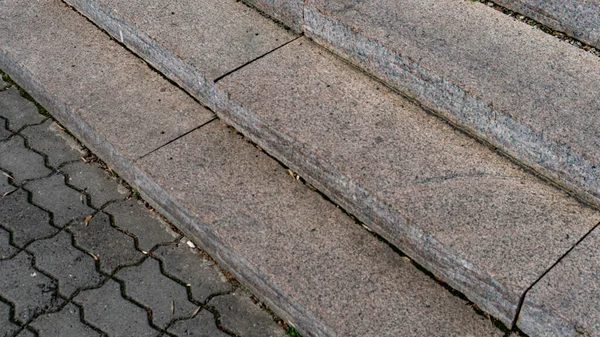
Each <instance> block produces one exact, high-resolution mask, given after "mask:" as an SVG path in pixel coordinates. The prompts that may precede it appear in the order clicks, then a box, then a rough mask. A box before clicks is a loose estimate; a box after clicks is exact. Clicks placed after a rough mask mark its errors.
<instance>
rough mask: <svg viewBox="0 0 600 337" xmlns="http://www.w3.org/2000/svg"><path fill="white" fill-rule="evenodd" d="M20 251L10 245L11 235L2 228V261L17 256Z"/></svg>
mask: <svg viewBox="0 0 600 337" xmlns="http://www.w3.org/2000/svg"><path fill="white" fill-rule="evenodd" d="M18 251H19V249H17V247H15V246H13V245H11V244H10V233H9V232H8V231H5V230H4V229H2V228H0V260H4V259H7V258H9V257H11V256H13V255H15V254H16V253H17V252H18Z"/></svg>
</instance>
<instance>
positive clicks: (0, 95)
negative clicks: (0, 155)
mask: <svg viewBox="0 0 600 337" xmlns="http://www.w3.org/2000/svg"><path fill="white" fill-rule="evenodd" d="M0 116H1V117H4V118H6V119H7V120H8V129H9V130H12V131H14V132H16V131H18V130H20V129H21V128H22V127H24V126H26V125H32V124H37V123H41V122H42V121H44V119H46V117H45V116H43V115H40V113H39V112H38V109H37V107H36V106H35V104H33V103H32V102H30V101H28V100H27V99H25V98H23V97H21V95H20V94H19V90H18V89H17V88H15V87H11V88H8V89H7V90H4V91H1V92H0Z"/></svg>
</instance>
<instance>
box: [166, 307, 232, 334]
mask: <svg viewBox="0 0 600 337" xmlns="http://www.w3.org/2000/svg"><path fill="white" fill-rule="evenodd" d="M167 331H169V332H171V333H173V334H175V335H177V336H179V337H226V336H229V335H228V334H226V333H224V332H223V331H221V330H219V328H218V327H217V323H216V321H215V316H214V315H213V314H212V313H210V312H209V311H207V310H202V311H200V312H199V313H198V314H197V315H196V316H194V317H193V318H190V319H186V320H182V321H177V322H175V323H174V324H173V325H172V326H171V327H170V328H169V329H168V330H167Z"/></svg>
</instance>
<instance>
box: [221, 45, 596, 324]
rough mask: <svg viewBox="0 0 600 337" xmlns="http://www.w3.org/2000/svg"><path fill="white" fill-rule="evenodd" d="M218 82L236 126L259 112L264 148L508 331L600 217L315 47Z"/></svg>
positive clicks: (278, 55) (284, 53) (290, 49)
mask: <svg viewBox="0 0 600 337" xmlns="http://www.w3.org/2000/svg"><path fill="white" fill-rule="evenodd" d="M257 83H260V85H257ZM218 85H220V86H222V87H223V88H224V90H226V91H227V92H229V93H230V96H231V97H232V99H235V100H237V101H239V102H244V103H246V106H245V108H237V109H236V108H232V109H231V110H232V111H235V114H236V115H233V116H232V119H236V121H237V120H240V122H239V123H240V124H242V123H243V121H241V119H244V118H245V117H243V116H249V115H256V116H257V120H258V121H260V122H257V123H255V124H250V126H249V127H248V128H249V131H248V132H250V133H252V134H257V133H261V136H260V138H258V139H256V141H257V143H258V144H259V145H260V146H262V147H263V148H265V149H267V150H268V152H269V153H271V154H273V155H275V157H277V158H280V159H282V160H283V161H284V163H289V165H290V166H291V167H292V168H293V169H294V170H295V171H296V172H298V173H299V174H300V175H301V176H303V177H305V178H307V179H308V180H309V181H310V182H311V183H313V185H315V186H317V187H318V188H319V189H320V190H321V191H325V193H326V194H328V195H329V196H330V197H332V198H333V199H334V200H337V201H338V202H339V203H340V204H342V206H343V207H344V208H345V209H347V210H349V211H350V212H351V213H352V214H354V215H356V216H358V217H359V218H360V219H361V220H363V221H364V222H365V223H367V224H368V225H370V226H372V228H373V229H374V230H375V231H376V232H378V233H380V234H382V235H383V236H384V237H386V238H387V239H388V240H389V241H391V242H392V243H393V244H395V245H397V246H398V247H399V248H400V249H401V250H403V251H404V252H405V253H407V254H408V255H409V256H411V257H413V258H414V259H416V260H417V261H418V262H419V263H420V264H422V265H423V266H425V268H427V269H428V270H430V271H431V272H433V273H434V274H436V275H437V276H439V277H440V278H441V279H443V280H444V281H445V282H448V283H449V284H450V285H451V286H452V287H454V288H455V289H458V290H460V291H461V292H463V293H464V294H465V295H466V296H467V297H468V298H469V299H471V300H472V301H474V302H475V303H476V304H477V305H479V306H480V307H481V308H482V309H484V310H485V311H487V312H489V313H491V314H492V315H493V316H495V317H498V318H500V319H501V320H502V321H503V322H504V323H505V324H507V325H510V324H511V322H512V320H513V319H514V316H515V314H516V309H517V306H518V303H519V299H520V296H521V295H522V294H523V292H524V291H525V290H526V289H527V288H528V287H529V286H530V285H531V284H532V283H533V282H535V280H537V279H538V278H539V277H540V276H541V275H542V274H543V273H544V272H545V271H546V270H547V269H548V268H550V266H552V264H553V263H554V262H555V261H556V260H558V259H559V258H560V257H561V256H562V255H563V254H564V253H565V252H566V251H567V250H568V249H569V248H570V247H571V246H572V245H573V244H575V243H576V242H577V240H579V239H580V238H581V237H582V236H583V235H585V233H587V232H588V231H589V230H590V229H591V228H592V226H594V225H595V224H596V223H597V222H598V221H600V213H598V212H595V211H593V210H592V209H588V208H586V207H583V206H582V205H581V204H579V203H578V202H577V201H575V200H574V199H572V198H570V197H568V196H567V195H566V194H565V193H563V192H561V191H559V190H557V189H556V188H555V187H553V186H550V185H547V184H545V183H543V182H542V181H540V180H539V179H538V178H537V177H535V176H533V175H531V174H527V173H525V172H523V171H522V170H521V169H520V168H518V167H517V166H516V165H514V164H512V163H511V162H510V161H508V160H506V159H505V158H503V157H500V156H499V155H497V154H495V153H493V152H492V151H490V150H489V149H488V148H486V147H485V146H483V145H481V144H479V143H477V142H476V141H474V140H473V139H471V138H469V137H467V136H465V135H462V134H460V133H458V132H457V131H455V130H454V129H453V128H451V127H450V126H449V125H447V124H445V123H443V122H441V121H440V120H439V119H437V118H434V117H433V116H430V115H428V114H426V113H425V112H424V111H423V110H421V109H419V108H417V107H416V106H415V105H413V104H411V103H410V102H409V101H407V100H405V99H401V98H400V97H399V96H397V95H396V94H394V93H393V92H391V91H390V90H388V89H386V88H385V87H384V86H383V85H381V84H380V83H378V82H376V81H373V80H371V79H368V78H367V77H365V76H364V75H363V74H362V73H360V72H359V71H356V70H352V69H349V68H348V66H347V65H346V64H345V63H343V62H342V61H340V60H338V59H336V58H335V57H334V56H332V55H330V54H326V53H325V51H324V50H322V49H321V48H319V47H315V46H313V45H309V44H308V42H307V41H306V40H298V41H295V42H293V43H291V44H289V45H287V46H286V47H284V48H281V49H279V50H277V51H276V52H274V53H272V54H270V55H267V56H266V57H264V58H262V59H260V60H258V61H256V62H254V63H253V64H251V65H249V66H248V67H245V68H244V69H241V70H240V71H238V72H236V73H234V74H232V75H231V76H229V77H227V78H225V79H224V80H223V81H222V82H220V83H219V84H218ZM261 125H268V128H269V130H265V129H266V127H265V128H260V126H261ZM244 126H245V125H244ZM238 129H239V128H238ZM242 130H243V128H242ZM272 130H276V131H272ZM284 137H289V138H284ZM281 139H293V140H294V141H293V142H289V141H284V142H280V141H279V140H281ZM349 144H351V146H350V145H349Z"/></svg>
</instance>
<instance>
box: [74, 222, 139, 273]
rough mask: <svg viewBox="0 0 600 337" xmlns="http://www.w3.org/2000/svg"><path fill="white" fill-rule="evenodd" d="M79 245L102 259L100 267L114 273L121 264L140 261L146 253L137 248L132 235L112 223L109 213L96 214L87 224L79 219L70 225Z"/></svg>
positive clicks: (106, 271)
mask: <svg viewBox="0 0 600 337" xmlns="http://www.w3.org/2000/svg"><path fill="white" fill-rule="evenodd" d="M69 228H70V231H71V232H72V233H73V235H74V236H75V242H76V244H77V246H78V247H81V248H83V249H84V250H85V251H87V252H89V253H92V254H93V255H94V256H96V257H97V258H98V259H99V260H100V269H101V270H102V271H104V272H105V273H108V274H112V273H113V272H114V271H115V269H116V268H117V267H119V266H124V265H129V264H134V263H137V262H139V261H140V260H141V259H142V258H143V257H144V255H143V254H142V253H140V252H139V251H137V250H136V249H135V242H134V240H133V238H132V237H130V236H128V235H127V234H125V233H123V232H121V231H119V230H117V229H115V228H114V227H112V226H111V225H110V219H109V217H108V215H106V214H104V213H98V214H96V215H95V216H94V217H93V218H92V219H91V220H90V221H89V223H88V224H87V225H86V224H85V221H78V222H75V223H73V224H72V225H70V227H69Z"/></svg>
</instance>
